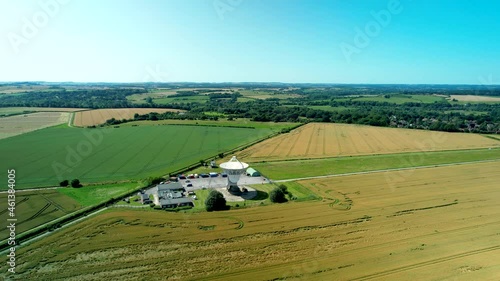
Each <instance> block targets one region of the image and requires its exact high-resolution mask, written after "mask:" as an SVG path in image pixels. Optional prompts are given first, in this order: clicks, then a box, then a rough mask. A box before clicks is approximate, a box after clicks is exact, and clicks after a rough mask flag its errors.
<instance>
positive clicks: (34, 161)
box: [0, 125, 273, 189]
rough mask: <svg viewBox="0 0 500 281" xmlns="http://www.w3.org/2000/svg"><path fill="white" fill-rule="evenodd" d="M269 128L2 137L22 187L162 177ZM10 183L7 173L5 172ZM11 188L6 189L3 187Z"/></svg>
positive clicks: (60, 131) (1, 147)
mask: <svg viewBox="0 0 500 281" xmlns="http://www.w3.org/2000/svg"><path fill="white" fill-rule="evenodd" d="M272 132H273V130H272V129H269V128H259V129H253V128H252V129H250V128H248V129H246V128H227V127H208V126H171V125H163V126H137V127H131V126H130V127H128V126H124V127H119V128H106V129H81V128H67V127H65V126H58V127H52V128H47V129H44V130H39V131H35V132H31V133H27V134H23V135H20V136H16V137H12V138H8V139H4V140H0V155H2V157H4V158H5V159H9V161H2V163H0V168H1V169H2V170H7V169H16V175H17V188H29V187H44V186H55V185H58V183H59V182H60V181H61V180H63V179H68V180H71V179H73V178H78V179H80V181H81V182H82V183H84V184H85V183H91V182H106V181H107V182H109V181H116V180H134V179H143V178H145V177H149V176H160V175H164V174H166V173H169V172H173V171H175V170H177V169H181V168H183V167H186V166H188V165H190V164H194V163H197V162H198V161H199V160H200V159H205V158H208V157H211V156H214V155H217V154H218V153H220V152H224V151H228V150H230V149H233V148H236V147H238V146H240V145H244V144H246V143H250V142H252V141H255V140H258V139H260V138H263V137H265V136H267V135H269V134H271V133H272ZM0 180H1V181H3V182H6V174H5V173H3V174H2V175H1V176H0ZM2 188H3V189H5V188H6V187H2Z"/></svg>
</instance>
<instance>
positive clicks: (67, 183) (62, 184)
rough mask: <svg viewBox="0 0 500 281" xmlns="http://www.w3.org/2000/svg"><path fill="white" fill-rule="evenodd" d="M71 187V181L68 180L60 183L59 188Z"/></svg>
mask: <svg viewBox="0 0 500 281" xmlns="http://www.w3.org/2000/svg"><path fill="white" fill-rule="evenodd" d="M68 185H69V181H68V180H63V181H62V182H60V183H59V186H62V187H65V186H68Z"/></svg>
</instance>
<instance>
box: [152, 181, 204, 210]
mask: <svg viewBox="0 0 500 281" xmlns="http://www.w3.org/2000/svg"><path fill="white" fill-rule="evenodd" d="M185 192H186V189H184V187H183V186H182V184H181V183H180V182H169V183H164V184H159V185H157V186H156V194H154V195H153V196H154V203H155V204H156V205H158V206H160V207H162V208H176V207H183V206H191V207H193V206H194V204H193V200H192V199H191V198H189V197H185V196H184V194H185Z"/></svg>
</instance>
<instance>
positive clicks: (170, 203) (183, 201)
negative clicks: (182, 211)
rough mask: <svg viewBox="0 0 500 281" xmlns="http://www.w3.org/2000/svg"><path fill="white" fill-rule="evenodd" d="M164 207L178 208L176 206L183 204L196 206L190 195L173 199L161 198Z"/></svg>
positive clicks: (161, 204)
mask: <svg viewBox="0 0 500 281" xmlns="http://www.w3.org/2000/svg"><path fill="white" fill-rule="evenodd" d="M159 201H160V202H159V203H160V204H158V205H159V206H161V207H162V208H176V207H183V206H191V207H194V204H193V201H192V200H191V198H188V197H182V198H173V199H160V200H159Z"/></svg>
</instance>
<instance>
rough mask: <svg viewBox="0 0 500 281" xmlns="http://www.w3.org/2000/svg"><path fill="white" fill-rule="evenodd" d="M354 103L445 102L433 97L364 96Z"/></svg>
mask: <svg viewBox="0 0 500 281" xmlns="http://www.w3.org/2000/svg"><path fill="white" fill-rule="evenodd" d="M354 100H356V101H377V102H390V103H396V104H401V103H405V102H416V103H433V102H440V101H446V99H445V98H444V97H439V96H433V95H399V94H398V95H390V98H385V97H384V96H383V95H381V96H364V97H359V98H355V99H354Z"/></svg>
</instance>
